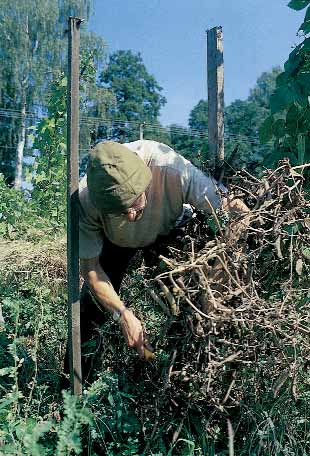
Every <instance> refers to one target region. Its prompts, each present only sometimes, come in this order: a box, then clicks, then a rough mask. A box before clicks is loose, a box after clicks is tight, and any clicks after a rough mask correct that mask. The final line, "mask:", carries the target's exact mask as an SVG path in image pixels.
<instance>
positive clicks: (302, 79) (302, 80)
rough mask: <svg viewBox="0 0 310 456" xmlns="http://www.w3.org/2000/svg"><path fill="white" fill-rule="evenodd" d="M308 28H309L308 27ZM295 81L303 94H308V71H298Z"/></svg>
mask: <svg viewBox="0 0 310 456" xmlns="http://www.w3.org/2000/svg"><path fill="white" fill-rule="evenodd" d="M309 30H310V29H309ZM296 81H297V82H298V84H299V85H300V86H301V87H302V88H303V89H304V90H303V91H304V94H305V96H308V95H310V74H309V73H300V74H299V75H298V76H297V78H296Z"/></svg>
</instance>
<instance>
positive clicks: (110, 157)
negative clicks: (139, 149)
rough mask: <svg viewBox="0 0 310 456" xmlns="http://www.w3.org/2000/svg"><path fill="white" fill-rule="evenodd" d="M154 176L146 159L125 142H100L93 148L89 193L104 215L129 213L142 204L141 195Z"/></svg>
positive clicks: (88, 177) (89, 172)
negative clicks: (123, 143) (129, 147)
mask: <svg viewBox="0 0 310 456" xmlns="http://www.w3.org/2000/svg"><path fill="white" fill-rule="evenodd" d="M151 178H152V174H151V170H150V169H149V168H148V167H147V166H146V164H145V163H144V161H143V160H142V159H141V158H140V157H139V156H138V155H137V154H136V153H135V152H132V151H131V150H130V149H128V148H127V147H126V146H123V145H122V144H119V143H116V142H113V141H109V142H101V143H99V144H97V145H96V146H95V147H94V148H93V149H91V151H90V159H89V165H88V169H87V186H88V189H89V196H90V199H91V201H92V203H93V204H94V205H95V206H96V208H97V209H98V210H99V211H100V212H102V213H104V214H121V213H127V212H128V211H129V212H130V209H132V208H133V207H135V205H136V206H139V204H140V201H139V198H143V194H144V192H145V190H146V188H147V187H148V185H149V184H150V182H151ZM142 204H143V202H142Z"/></svg>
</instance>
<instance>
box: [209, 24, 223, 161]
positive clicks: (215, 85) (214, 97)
mask: <svg viewBox="0 0 310 456" xmlns="http://www.w3.org/2000/svg"><path fill="white" fill-rule="evenodd" d="M207 48H208V51H207V64H208V117H209V118H208V125H209V127H208V138H209V139H208V140H209V154H210V165H211V168H212V169H214V168H215V167H216V168H221V167H222V166H223V164H224V56H223V31H222V27H214V28H212V29H210V30H207Z"/></svg>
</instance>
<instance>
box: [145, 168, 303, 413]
mask: <svg viewBox="0 0 310 456" xmlns="http://www.w3.org/2000/svg"><path fill="white" fill-rule="evenodd" d="M302 171H303V169H302V168H301V167H299V168H298V167H295V168H292V167H291V166H290V165H289V163H288V162H287V161H283V162H281V163H280V164H279V167H278V169H276V170H275V171H272V170H268V171H266V172H265V174H264V176H263V178H262V179H257V178H255V177H253V176H251V175H250V174H248V173H247V172H246V171H241V172H240V173H238V175H236V176H235V177H234V178H233V181H232V183H231V191H232V194H233V195H234V196H233V198H241V199H242V200H243V201H244V202H246V204H247V205H248V207H249V208H250V209H251V212H250V213H249V214H247V215H245V216H237V217H236V218H234V219H233V220H231V221H230V222H229V224H228V225H226V228H225V225H223V223H222V220H223V218H225V217H227V214H226V213H218V214H213V215H214V217H215V218H216V225H217V235H216V236H215V238H214V239H212V240H210V241H209V242H207V243H206V244H205V246H204V247H203V248H202V249H200V250H199V251H197V246H198V245H199V244H201V237H202V236H203V235H204V234H203V230H201V229H200V228H199V227H198V228H197V225H196V227H195V234H194V235H188V236H186V238H185V239H186V241H187V242H185V245H184V247H183V248H182V249H176V248H173V249H171V255H170V256H169V258H168V257H162V258H161V259H162V261H163V262H164V263H165V265H166V270H165V271H164V272H162V273H161V274H159V275H158V276H157V277H156V278H155V279H154V280H153V281H151V282H150V284H149V293H150V295H151V296H152V298H153V300H154V301H155V302H156V303H157V304H159V305H160V306H161V307H162V309H163V310H164V312H165V313H166V314H167V315H169V316H170V319H169V317H168V321H169V323H168V324H167V327H166V328H165V329H164V330H163V332H162V334H161V337H160V338H159V340H158V341H157V345H156V348H157V350H159V349H161V348H162V349H164V350H168V351H170V366H169V369H168V371H167V375H166V377H165V379H164V380H163V381H162V382H161V384H160V385H158V388H159V389H158V391H157V393H158V396H159V397H161V398H163V397H165V398H166V401H163V400H161V402H162V403H163V402H165V404H166V405H165V406H167V401H168V402H169V403H170V406H171V407H177V408H178V407H181V408H182V405H183V406H184V405H186V406H188V405H189V404H191V405H193V404H195V406H198V407H199V404H201V405H202V404H203V407H205V406H212V407H213V408H215V409H217V410H221V411H225V410H226V409H227V408H229V407H235V406H236V405H238V404H239V403H240V401H241V400H243V399H244V397H245V395H247V394H251V395H254V396H255V395H256V394H257V397H259V395H260V394H262V392H263V390H264V385H263V382H264V378H266V377H268V379H269V380H271V384H272V385H273V386H272V392H273V395H274V396H277V395H278V393H279V391H280V389H281V388H282V387H283V385H284V384H286V386H287V385H290V388H291V391H292V395H293V397H295V398H297V397H298V376H299V375H302V371H303V369H304V368H305V367H306V365H307V363H309V362H310V338H309V336H310V329H309V322H310V320H309V316H310V310H309V281H308V280H309V259H310V236H309V228H310V202H309V198H308V199H307V198H306V194H305V192H304V190H303V186H304V177H303V174H302ZM260 381H261V384H259V382H260Z"/></svg>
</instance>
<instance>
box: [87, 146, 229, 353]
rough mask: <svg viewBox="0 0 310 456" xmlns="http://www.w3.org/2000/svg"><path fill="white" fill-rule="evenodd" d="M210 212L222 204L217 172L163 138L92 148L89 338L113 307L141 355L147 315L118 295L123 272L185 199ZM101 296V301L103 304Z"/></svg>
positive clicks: (177, 215)
mask: <svg viewBox="0 0 310 456" xmlns="http://www.w3.org/2000/svg"><path fill="white" fill-rule="evenodd" d="M186 203H188V204H191V205H192V206H194V207H195V208H196V209H199V210H202V211H204V212H205V213H210V212H211V211H212V210H213V209H216V208H219V207H220V206H221V205H222V197H221V192H220V191H219V189H218V187H217V184H216V182H215V180H214V179H212V178H211V177H208V176H206V175H205V174H203V173H202V172H201V171H200V170H198V169H197V168H196V167H194V166H193V165H192V164H191V163H190V162H189V161H188V160H186V159H184V158H183V157H182V156H180V155H178V154H177V153H176V152H174V151H173V150H172V149H171V148H170V147H168V146H167V145H165V144H161V143H158V142H156V141H148V140H140V141H135V142H132V143H127V144H123V145H122V144H119V143H116V142H112V141H110V142H101V143H99V144H97V145H96V146H95V147H94V148H93V149H92V150H91V151H90V159H89V166H88V170H87V176H85V177H84V178H83V179H82V181H81V185H80V263H81V273H82V276H83V278H84V280H85V282H86V284H87V285H88V287H89V289H90V290H91V294H92V296H93V298H95V299H89V298H87V293H85V288H84V293H82V298H81V308H82V310H81V313H82V314H81V333H82V342H84V341H85V340H87V338H88V337H89V336H90V331H91V326H92V325H96V324H97V325H100V322H101V321H102V320H101V319H102V313H101V311H100V309H99V308H98V307H100V308H101V309H102V310H103V311H104V310H107V311H109V312H111V313H112V314H113V317H114V318H115V319H117V320H118V321H119V323H120V326H121V329H122V332H123V335H124V337H125V339H126V342H127V344H128V345H129V346H130V347H134V348H135V349H136V350H137V352H138V354H139V355H140V357H141V358H143V357H144V349H145V347H146V344H147V341H146V340H145V336H144V333H143V328H142V325H141V322H140V321H139V320H138V318H136V316H135V315H134V313H133V312H132V311H131V310H130V309H128V308H127V307H126V303H124V302H123V301H122V300H121V299H120V297H119V295H118V292H119V288H120V285H121V280H122V277H123V275H124V273H125V271H126V268H127V266H128V263H129V261H130V259H131V258H132V257H133V255H134V253H135V252H136V251H137V249H140V248H142V249H143V248H146V247H148V246H151V245H152V244H154V243H155V241H156V239H157V238H158V236H164V235H168V233H169V232H170V231H171V230H172V229H173V228H174V227H175V226H176V223H177V222H178V221H179V220H180V219H181V217H182V213H183V206H184V204H186ZM96 303H97V304H96Z"/></svg>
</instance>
